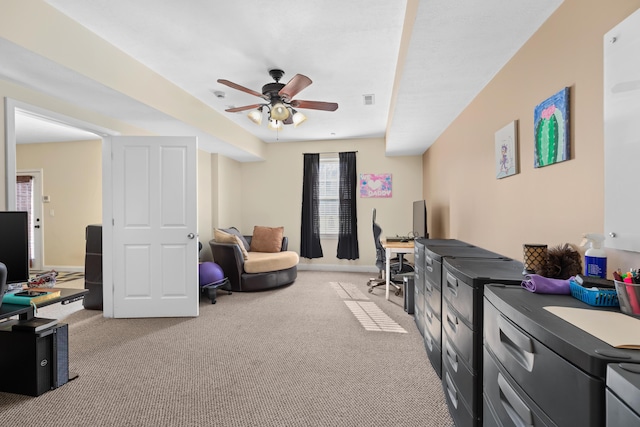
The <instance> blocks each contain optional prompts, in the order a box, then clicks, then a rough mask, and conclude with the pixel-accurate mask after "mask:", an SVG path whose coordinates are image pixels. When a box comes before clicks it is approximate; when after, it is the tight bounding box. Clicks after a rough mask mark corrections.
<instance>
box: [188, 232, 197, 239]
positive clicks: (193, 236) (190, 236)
mask: <svg viewBox="0 0 640 427" xmlns="http://www.w3.org/2000/svg"><path fill="white" fill-rule="evenodd" d="M187 237H188V238H190V239H194V238H195V237H196V235H195V234H193V233H189V234H187Z"/></svg>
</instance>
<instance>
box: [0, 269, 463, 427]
mask: <svg viewBox="0 0 640 427" xmlns="http://www.w3.org/2000/svg"><path fill="white" fill-rule="evenodd" d="M368 278H369V277H368V276H367V275H365V274H360V273H328V272H314V271H301V272H299V274H298V279H297V280H296V282H295V283H293V284H292V285H290V286H286V287H282V288H279V289H274V290H269V291H264V292H254V293H241V292H234V293H233V294H232V295H227V293H226V292H219V294H218V302H217V304H210V303H209V300H208V299H207V298H202V299H201V302H200V316H199V317H197V318H160V319H105V318H103V317H102V312H100V311H90V310H84V309H82V305H81V304H82V303H81V302H75V303H72V304H69V305H67V306H60V305H59V304H58V305H54V306H49V307H44V308H42V309H41V310H40V313H39V315H40V316H43V317H51V316H52V315H55V316H60V317H62V318H64V321H65V322H67V323H68V324H69V341H70V370H71V371H74V372H77V373H78V374H79V377H78V378H77V379H76V380H74V381H71V382H69V383H68V384H66V385H64V386H62V387H60V388H58V389H55V390H52V391H49V392H47V393H45V394H44V395H42V396H40V397H37V398H33V397H27V396H20V395H15V394H9V393H0V420H1V423H2V424H3V425H29V426H32V427H37V426H88V425H91V426H417V425H420V426H451V425H452V421H451V418H450V416H449V413H448V410H447V407H446V403H445V399H444V395H443V392H442V385H441V382H440V379H439V378H438V377H437V375H436V374H435V372H434V371H433V369H432V368H431V365H430V363H429V361H428V358H427V355H426V352H425V350H424V344H423V341H422V338H421V337H420V334H419V332H418V331H417V329H416V327H415V324H414V320H413V316H411V315H408V314H407V313H406V312H405V311H404V310H403V307H402V305H403V302H402V297H396V296H394V295H393V294H392V295H391V300H390V301H386V300H385V298H384V288H376V289H375V290H374V292H373V293H371V294H369V293H367V286H366V282H367V279H368ZM336 284H337V285H336ZM363 296H364V298H362V297H363ZM350 304H351V305H353V304H355V305H358V306H360V307H361V308H362V306H363V304H364V305H365V306H375V307H377V309H378V310H379V312H377V311H376V310H374V311H371V309H370V311H367V310H365V309H364V308H362V310H363V311H364V312H365V313H367V315H368V316H369V318H370V319H374V318H375V319H377V320H376V321H375V322H379V324H388V325H390V327H393V328H395V327H399V328H401V329H402V330H403V331H404V332H401V333H398V331H390V332H385V331H384V330H382V328H378V329H379V330H369V329H367V328H366V327H364V324H363V323H362V322H361V320H359V319H358V318H357V317H356V316H355V314H356V313H355V312H354V311H353V310H352V309H350V307H349V305H350ZM380 313H382V315H384V316H382V317H381V316H380ZM389 321H390V322H391V323H389ZM375 322H374V324H375ZM393 324H395V325H396V326H393ZM5 369H6V368H5Z"/></svg>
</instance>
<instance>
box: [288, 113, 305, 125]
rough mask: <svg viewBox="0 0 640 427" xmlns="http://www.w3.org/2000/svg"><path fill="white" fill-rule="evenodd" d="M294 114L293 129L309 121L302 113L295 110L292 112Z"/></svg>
mask: <svg viewBox="0 0 640 427" xmlns="http://www.w3.org/2000/svg"><path fill="white" fill-rule="evenodd" d="M291 111H292V112H293V117H292V120H293V127H298V125H299V124H301V123H302V122H304V121H305V120H307V116H305V115H304V114H302V113H301V112H300V111H296V110H294V109H292V110H291Z"/></svg>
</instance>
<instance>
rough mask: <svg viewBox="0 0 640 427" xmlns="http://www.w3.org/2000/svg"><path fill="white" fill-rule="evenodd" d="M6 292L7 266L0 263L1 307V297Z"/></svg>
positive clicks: (0, 298)
mask: <svg viewBox="0 0 640 427" xmlns="http://www.w3.org/2000/svg"><path fill="white" fill-rule="evenodd" d="M6 291H7V266H6V265H4V264H3V263H1V262H0V305H2V297H3V296H4V293H5V292H6Z"/></svg>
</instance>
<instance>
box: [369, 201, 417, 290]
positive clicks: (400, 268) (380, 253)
mask: <svg viewBox="0 0 640 427" xmlns="http://www.w3.org/2000/svg"><path fill="white" fill-rule="evenodd" d="M371 223H372V227H373V241H374V242H375V245H376V267H378V278H377V279H369V281H368V282H367V286H369V292H373V288H375V287H377V286H386V283H387V281H386V279H385V271H386V267H387V266H386V261H387V259H386V258H387V257H386V254H385V249H384V246H382V241H381V240H380V236H381V235H382V228H381V227H380V226H379V225H378V223H376V208H373V213H372V217H371ZM389 271H390V276H391V277H390V280H389V286H392V287H393V288H395V290H396V292H395V294H396V295H400V293H401V292H402V287H401V286H400V285H399V283H402V279H399V280H398V279H396V278H395V277H394V276H395V275H396V274H399V273H406V272H411V271H413V267H412V266H411V265H409V264H407V263H405V262H404V257H402V258H398V257H395V258H392V259H391V265H390V267H389Z"/></svg>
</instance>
